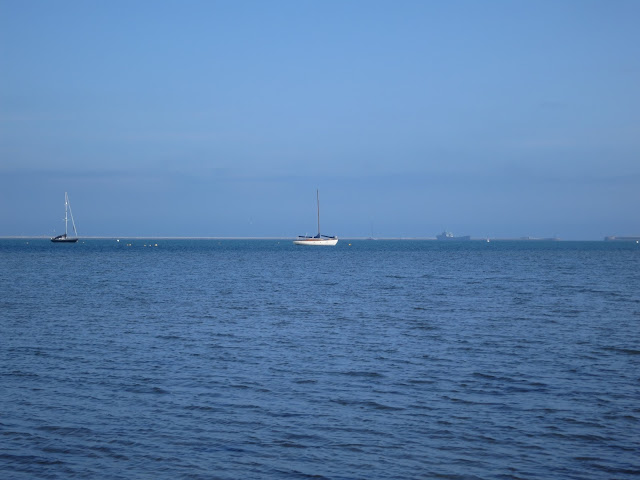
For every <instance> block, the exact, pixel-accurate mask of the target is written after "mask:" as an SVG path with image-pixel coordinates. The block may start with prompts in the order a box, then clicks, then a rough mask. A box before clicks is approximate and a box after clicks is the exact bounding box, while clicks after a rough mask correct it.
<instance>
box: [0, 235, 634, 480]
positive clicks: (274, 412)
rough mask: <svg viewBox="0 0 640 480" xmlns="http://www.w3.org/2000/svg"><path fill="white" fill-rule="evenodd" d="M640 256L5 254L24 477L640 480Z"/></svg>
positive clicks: (121, 242) (94, 249)
mask: <svg viewBox="0 0 640 480" xmlns="http://www.w3.org/2000/svg"><path fill="white" fill-rule="evenodd" d="M639 476H640V245H638V244H636V243H635V242H629V243H627V242H604V241H601V242H571V241H514V242H510V241H500V242H499V241H492V242H486V241H470V242H460V243H455V242H452V243H448V242H437V241H427V240H424V241H422V240H359V239H353V240H345V239H341V240H340V241H339V243H338V245H337V246H335V247H305V246H294V245H293V244H292V242H291V240H287V239H262V240H231V239H192V240H189V239H160V238H159V239H124V238H121V239H81V240H80V241H79V242H78V243H76V244H53V243H51V242H50V241H49V240H48V239H3V240H0V478H2V479H78V478H79V479H306V478H314V479H431V478H433V479H540V478H550V479H580V480H583V479H632V478H633V479H637V478H639Z"/></svg>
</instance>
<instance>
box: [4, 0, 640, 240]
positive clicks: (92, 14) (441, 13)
mask: <svg viewBox="0 0 640 480" xmlns="http://www.w3.org/2000/svg"><path fill="white" fill-rule="evenodd" d="M638 18H640V2H637V1H585V0H575V1H531V2H520V1H485V2H479V1H438V2H436V1H427V0H421V1H401V2H394V1H355V0H352V1H315V2H314V1H308V2H302V1H272V2H264V1H237V2H235V1H213V0H211V1H202V2H200V1H186V2H178V1H175V2H174V1H142V0H141V1H135V2H129V1H120V0H116V1H110V2H97V1H77V2H76V1H63V2H47V1H35V0H30V1H24V2H23V1H13V0H12V1H6V0H0V235H51V234H53V233H54V231H55V232H59V231H60V229H61V228H63V223H62V222H61V219H62V217H63V202H64V192H65V191H68V192H69V197H70V199H71V203H72V206H73V212H74V215H75V217H76V222H77V225H78V229H79V232H80V234H81V235H83V234H84V235H96V236H97V235H107V236H111V235H113V236H126V235H132V236H295V235H298V234H305V233H315V228H316V226H315V221H316V219H315V191H316V188H318V189H320V199H321V207H322V225H323V233H327V234H336V235H338V236H343V237H348V236H369V235H371V233H372V232H373V234H374V235H375V236H377V237H433V236H435V235H436V234H437V233H440V232H441V231H442V230H444V229H448V230H452V231H453V232H454V233H456V234H460V235H466V234H469V235H472V236H478V237H481V236H491V237H513V236H526V235H530V236H559V237H561V238H565V239H601V238H602V237H603V236H605V235H612V234H619V235H624V234H627V235H631V234H636V235H638V234H640V214H638V211H639V210H640V208H639V207H640V89H639V88H638V85H640V52H639V50H640V47H639V45H640V29H639V28H637V19H638Z"/></svg>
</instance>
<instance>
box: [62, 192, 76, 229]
mask: <svg viewBox="0 0 640 480" xmlns="http://www.w3.org/2000/svg"><path fill="white" fill-rule="evenodd" d="M65 195H66V194H65ZM66 197H67V198H66V200H67V202H66V203H67V205H69V215H71V225H72V226H73V234H74V235H75V236H76V237H77V236H78V230H76V222H75V221H74V220H73V210H71V202H70V201H69V196H68V195H66Z"/></svg>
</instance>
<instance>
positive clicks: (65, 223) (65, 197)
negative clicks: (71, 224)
mask: <svg viewBox="0 0 640 480" xmlns="http://www.w3.org/2000/svg"><path fill="white" fill-rule="evenodd" d="M68 206H69V197H68V196H67V192H64V236H65V237H66V236H67V221H68V218H67V210H68Z"/></svg>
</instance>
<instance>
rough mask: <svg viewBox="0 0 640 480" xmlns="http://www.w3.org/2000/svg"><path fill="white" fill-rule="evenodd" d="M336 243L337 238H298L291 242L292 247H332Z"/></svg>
mask: <svg viewBox="0 0 640 480" xmlns="http://www.w3.org/2000/svg"><path fill="white" fill-rule="evenodd" d="M336 243H338V239H337V238H298V239H297V240H294V241H293V244H294V245H318V246H320V245H324V246H334V245H335V244H336Z"/></svg>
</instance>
